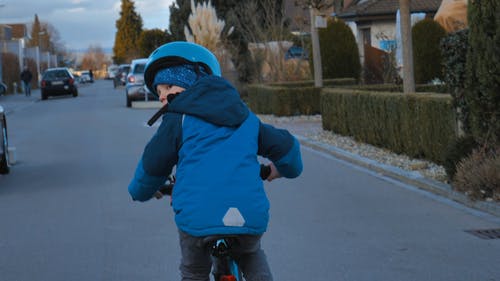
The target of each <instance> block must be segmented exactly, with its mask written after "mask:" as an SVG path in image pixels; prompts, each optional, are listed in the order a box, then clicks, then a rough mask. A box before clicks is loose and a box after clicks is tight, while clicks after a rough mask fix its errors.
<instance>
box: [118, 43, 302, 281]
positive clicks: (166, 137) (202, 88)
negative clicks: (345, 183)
mask: <svg viewBox="0 0 500 281" xmlns="http://www.w3.org/2000/svg"><path fill="white" fill-rule="evenodd" d="M144 79H145V83H146V86H147V88H148V89H149V90H150V91H151V92H153V93H154V94H156V95H157V96H159V99H160V101H161V102H162V103H163V104H164V108H165V109H166V113H164V114H163V117H162V122H161V125H160V127H159V128H158V131H157V132H156V134H155V135H154V136H153V137H152V138H151V140H150V141H149V143H148V144H147V145H146V147H145V149H144V152H143V155H142V157H141V159H140V160H139V163H138V165H137V168H136V171H135V175H134V177H133V179H132V181H131V183H130V185H129V187H128V190H129V193H130V195H131V196H132V198H133V200H138V201H147V200H149V199H151V198H152V197H154V196H156V197H161V193H160V192H159V189H160V187H161V186H162V185H163V184H164V183H165V182H166V181H167V179H168V176H169V175H170V174H171V173H172V169H173V168H174V166H176V173H175V174H176V182H175V188H174V189H173V193H172V208H173V210H174V212H175V221H176V224H177V227H178V229H179V239H180V246H181V252H182V259H181V265H180V271H181V276H182V280H184V281H186V280H209V275H210V271H211V266H212V261H211V257H210V253H209V249H208V247H207V245H205V244H204V242H203V241H204V238H205V237H207V236H214V235H231V236H234V235H236V236H237V238H238V243H237V244H236V246H235V249H233V252H236V253H237V255H238V263H239V265H240V267H241V270H242V272H243V274H244V277H245V279H246V280H247V281H253V280H272V275H271V272H270V269H269V266H268V263H267V260H266V256H265V254H264V251H263V250H262V249H261V247H260V239H261V237H262V234H263V233H264V232H265V231H266V229H267V224H268V220H269V214H268V210H269V201H268V199H267V196H266V194H265V191H264V188H263V183H262V180H261V179H260V177H259V170H260V164H259V162H258V158H257V157H258V155H260V156H263V157H265V158H267V159H269V160H270V161H271V163H270V167H271V173H270V175H269V176H268V177H267V180H268V181H271V180H273V179H275V178H279V177H286V178H295V177H297V176H299V175H300V173H301V172H302V159H301V154H300V145H299V142H298V141H297V139H295V138H294V137H293V136H292V135H291V134H290V133H289V132H288V131H286V130H282V129H277V128H274V127H273V126H271V125H268V124H264V123H262V122H261V121H260V120H259V119H258V118H257V116H256V115H255V114H254V113H252V112H251V111H250V110H249V109H248V107H247V106H246V105H245V103H244V102H243V101H242V100H241V99H240V95H239V93H238V92H237V90H236V89H235V88H234V87H233V86H232V85H231V84H230V83H229V82H228V81H227V80H225V79H224V78H222V77H221V70H220V66H219V63H218V61H217V59H216V57H215V56H214V55H213V54H212V53H211V52H210V51H209V50H208V49H206V48H204V47H202V46H200V45H197V44H194V43H189V42H172V43H168V44H165V45H163V46H161V47H159V48H158V49H156V50H155V51H154V52H153V53H152V54H151V55H150V57H149V60H148V63H147V64H146V68H145V73H144ZM208 179H210V180H208Z"/></svg>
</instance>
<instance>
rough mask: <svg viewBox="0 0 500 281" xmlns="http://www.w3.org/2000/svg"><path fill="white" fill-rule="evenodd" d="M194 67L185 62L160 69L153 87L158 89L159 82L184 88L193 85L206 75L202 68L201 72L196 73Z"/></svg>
mask: <svg viewBox="0 0 500 281" xmlns="http://www.w3.org/2000/svg"><path fill="white" fill-rule="evenodd" d="M194 67H195V66H193V65H189V64H183V65H178V66H173V67H168V68H164V69H162V70H160V71H158V72H157V73H156V75H155V79H154V81H153V88H154V89H156V86H157V85H158V84H167V85H175V86H179V87H182V88H184V89H187V88H189V87H191V86H192V85H193V84H194V82H196V80H198V78H199V77H201V76H202V75H203V76H204V75H206V74H205V73H204V72H202V71H201V69H200V71H199V74H198V73H196V71H195V69H194Z"/></svg>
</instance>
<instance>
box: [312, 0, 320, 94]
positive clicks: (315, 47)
mask: <svg viewBox="0 0 500 281" xmlns="http://www.w3.org/2000/svg"><path fill="white" fill-rule="evenodd" d="M309 15H310V18H311V41H312V51H313V65H314V87H317V88H321V87H323V70H322V69H323V68H322V66H321V52H320V48H319V37H318V29H317V27H316V8H314V7H313V6H312V5H311V6H309Z"/></svg>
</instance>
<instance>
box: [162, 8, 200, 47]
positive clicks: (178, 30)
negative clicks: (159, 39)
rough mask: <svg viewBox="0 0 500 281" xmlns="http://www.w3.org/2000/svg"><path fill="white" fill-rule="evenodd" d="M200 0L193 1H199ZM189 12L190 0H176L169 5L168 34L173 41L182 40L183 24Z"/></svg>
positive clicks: (184, 38)
mask: <svg viewBox="0 0 500 281" xmlns="http://www.w3.org/2000/svg"><path fill="white" fill-rule="evenodd" d="M200 2H201V1H199V0H198V1H195V3H200ZM189 14H191V0H176V1H175V2H174V3H172V5H171V6H170V26H169V29H170V34H172V39H173V40H175V41H184V40H186V37H185V36H184V26H185V25H187V22H188V18H189Z"/></svg>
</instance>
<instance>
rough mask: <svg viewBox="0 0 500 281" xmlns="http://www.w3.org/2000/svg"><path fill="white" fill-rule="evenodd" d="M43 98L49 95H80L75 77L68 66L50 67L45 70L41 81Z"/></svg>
mask: <svg viewBox="0 0 500 281" xmlns="http://www.w3.org/2000/svg"><path fill="white" fill-rule="evenodd" d="M40 89H41V92H42V100H46V99H47V98H48V97H49V96H58V95H72V96H73V97H77V96H78V88H77V87H76V83H75V77H74V76H73V74H71V72H70V71H69V69H67V68H66V67H57V68H49V69H47V70H45V72H44V73H43V76H42V81H41V82H40Z"/></svg>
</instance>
